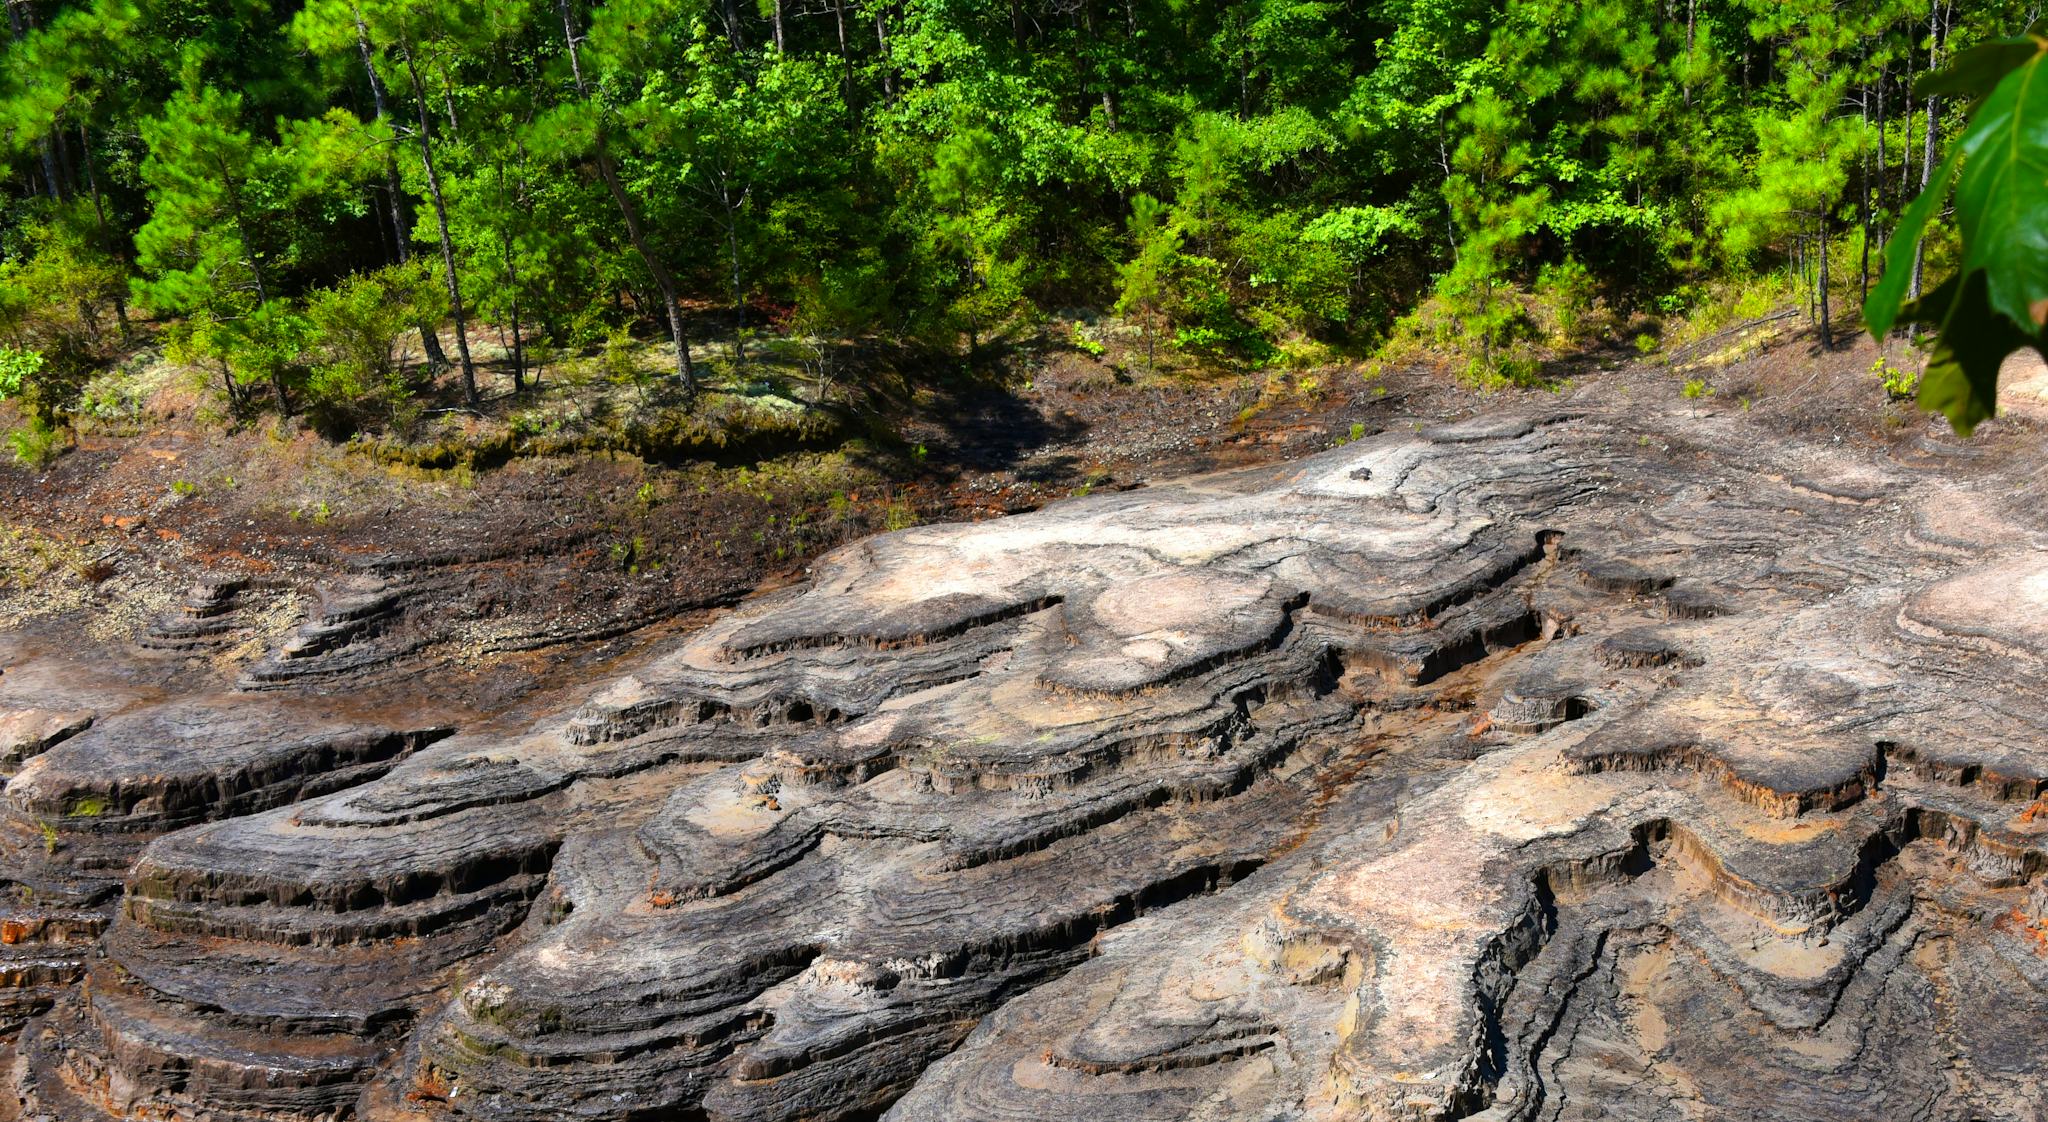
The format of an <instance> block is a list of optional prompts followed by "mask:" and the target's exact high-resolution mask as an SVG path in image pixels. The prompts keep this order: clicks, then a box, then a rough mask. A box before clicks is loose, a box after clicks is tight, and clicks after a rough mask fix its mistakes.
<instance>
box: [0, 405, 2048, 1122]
mask: <svg viewBox="0 0 2048 1122" xmlns="http://www.w3.org/2000/svg"><path fill="white" fill-rule="evenodd" d="M1711 423H1712V424H1720V425H1724V426H1729V427H1731V429H1732V428H1733V427H1734V426H1739V425H1740V424H1742V422H1741V421H1740V420H1739V419H1729V420H1724V421H1720V422H1711ZM1701 424H1707V422H1686V421H1680V420H1676V419H1660V418H1657V417H1655V416H1630V417H1627V418H1614V417H1606V416H1601V415H1594V414H1585V413H1577V412H1571V411H1565V410H1560V411H1558V412H1555V413H1539V414H1530V413H1515V414H1495V415H1484V416H1481V417H1478V418H1474V419H1472V420H1468V421H1464V422H1460V423H1457V424H1453V425H1443V426H1438V427H1434V428H1424V429H1421V430H1419V431H1401V432H1396V433H1389V434H1383V435H1381V436H1377V437H1370V438H1367V439H1365V440H1361V441H1358V442H1355V443H1351V444H1348V445H1346V446H1344V447H1342V448H1339V449H1336V450H1333V451H1331V452H1329V453H1326V454H1324V455H1321V456H1317V457H1314V458H1312V459H1309V460H1306V461H1303V462H1301V463H1298V464H1295V465H1290V466H1287V467H1284V468H1271V469H1257V470H1252V471H1245V472H1238V473H1233V474H1227V475H1220V476H1212V477H1205V478H1199V479H1192V480H1187V481H1183V482H1180V483H1175V484H1170V485H1163V486H1156V487H1152V488H1148V489H1145V490H1142V491H1134V492H1126V493H1120V494H1113V495H1104V496H1096V497H1091V498H1087V499H1082V500H1074V501H1070V502H1066V503H1061V504H1058V505H1056V506H1055V507H1052V508H1050V509H1047V510H1045V511H1042V512H1039V513H1035V514H1030V515H1023V516H1018V517H1014V518H1008V519H1003V520H998V521H992V522H986V523H979V524H974V525H952V526H932V527H924V528H919V529H913V530H908V531H902V532H899V533H894V534H888V535H884V536H881V537H878V538H874V539H871V540H869V541H865V542H861V543H857V544H855V545H852V546H849V547H846V548H844V549H841V550H840V551H838V552H836V553H834V554H831V555H829V556H828V557H826V558H824V559H823V560H821V561H820V563H819V564H818V565H817V567H816V571H815V572H814V573H813V574H812V578H811V580H810V581H809V582H808V583H806V584H805V585H803V586H802V587H799V588H796V589H791V590H788V591H785V592H782V593H778V594H775V595H772V596H769V597H765V598H763V599H760V600H758V601H755V602H753V603H751V604H749V605H746V606H744V607H742V608H740V609H739V610H736V611H733V612H731V613H729V614H726V615H724V616H722V617H721V618H719V619H717V620H715V621H714V622H712V623H711V624H710V625H709V626H707V627H705V628H703V629H702V630H700V631H697V632H696V633H694V634H692V635H690V636H688V637H687V638H685V639H683V640H681V641H679V642H677V643H675V644H674V645H673V646H672V647H671V649H668V650H666V651H665V652H662V653H659V654H658V655H656V656H654V657H651V658H647V659H643V660H641V661H640V662H638V663H637V664H636V665H634V666H632V667H630V668H629V669H628V670H627V671H626V672H624V673H623V674H621V675H619V676H617V677H614V678H612V679H610V680H607V681H604V682H600V683H596V684H594V685H593V686H591V687H590V688H589V689H588V690H586V691H584V692H583V694H582V695H581V698H580V700H578V701H576V702H575V703H573V704H569V705H566V706H561V707H558V708H555V709H552V710H549V711H544V712H539V713H537V714H536V713H529V714H525V715H522V716H520V717H517V718H513V717H505V718H500V719H494V720H488V721H484V722H481V723H478V724H476V725H474V727H465V728H461V729H451V728H450V727H449V722H446V721H443V720H438V719H437V720H425V719H421V720H413V721H405V720H394V719H392V718H391V717H390V716H389V715H388V714H382V715H378V716H377V717H376V718H375V719H372V718H371V717H370V716H367V715H363V714H354V715H351V714H350V713H349V712H348V711H347V710H345V709H342V708H339V702H338V700H337V698H336V697H335V695H334V693H333V692H332V686H333V684H334V683H336V682H347V681H349V680H350V679H351V677H352V676H353V675H356V674H358V673H364V674H367V673H373V672H374V673H377V674H386V675H388V674H389V673H390V671H391V668H392V666H393V665H402V663H397V664H394V663H393V662H392V660H393V659H394V658H402V656H403V655H404V654H405V653H406V652H407V651H409V650H411V649H413V647H412V646H411V645H409V640H407V639H406V637H405V636H406V632H405V629H404V626H403V624H402V619H403V610H402V600H403V589H402V588H400V587H398V586H395V585H389V584H386V583H383V582H381V581H369V580H361V579H356V580H353V581H352V582H347V583H343V584H336V585H334V586H331V587H330V588H329V589H328V590H327V591H326V592H324V593H322V594H318V595H315V596H313V597H311V598H310V602H311V603H312V604H313V605H314V607H313V610H312V611H311V612H310V614H309V619H308V622H307V623H306V624H305V625H304V626H303V627H302V628H301V629H300V630H299V631H298V632H297V633H296V634H295V635H294V636H293V637H291V638H289V639H287V640H286V641H285V643H284V644H283V645H282V646H281V647H280V649H279V650H277V651H275V652H273V653H272V654H270V655H268V656H265V657H263V658H261V659H258V660H257V661H255V662H254V663H253V664H252V665H251V666H249V667H248V668H246V669H245V670H244V671H243V672H242V673H241V674H240V677H239V680H240V682H241V684H242V685H243V686H244V687H245V688H244V689H243V690H242V691H241V692H238V693H233V694H211V695H203V696H178V695H176V693H175V691H173V693H172V694H171V695H170V696H166V697H160V698H159V697H150V698H144V699H140V700H136V699H130V700H129V701H127V702H124V703H123V704H122V705H121V706H118V707H115V708H114V709H112V710H110V711H109V712H108V713H106V714H104V715H101V714H99V713H98V712H97V711H96V710H92V709H91V708H90V707H85V708H84V709H80V708H77V707H69V706H61V705H52V706H49V707H47V708H42V709H31V708H28V707H24V708H22V709H20V710H17V711H14V712H12V713H10V714H0V758H4V759H6V760H11V761H14V763H13V765H12V766H14V767H16V768H17V769H18V770H17V771H16V773H15V774H14V776H13V778H12V780H11V781H10V784H9V786H8V788H7V790H6V798H7V809H6V815H5V821H4V823H0V825H4V826H5V838H6V839H7V844H6V845H5V846H0V859H4V860H5V861H7V862H9V863H10V867H11V871H10V872H9V874H8V875H10V876H11V877H13V878H14V879H15V882H16V883H17V884H19V885H21V886H22V887H23V888H25V889H27V890H28V892H29V895H28V896H25V897H24V899H23V908H24V909H25V910H24V911H23V912H22V914H21V915H20V916H19V917H17V918H16V919H14V920H4V917H0V942H4V943H6V944H7V945H8V946H9V947H14V946H17V945H24V946H29V947H37V948H42V947H44V946H45V945H47V946H48V947H50V948H55V949H54V950H51V952H50V953H48V954H43V957H42V959H40V960H37V961H43V960H47V961H49V962H53V963H61V964H62V965H61V968H53V969H52V970H51V971H49V972H47V974H46V976H37V977H39V980H36V981H34V982H33V983H31V982H28V981H24V982H23V983H20V984H19V985H18V987H17V988H19V989H21V990H22V991H23V992H24V993H27V992H31V991H32V992H33V993H35V994H36V995H37V998H36V1000H35V1001H32V1002H30V1001H24V1002H23V1003H21V1009H22V1012H21V1014H20V1015H21V1016H23V1017H26V1016H30V1015H34V1014H38V1013H39V1014H40V1015H39V1016H36V1017H35V1019H34V1020H32V1021H31V1022H30V1023H29V1024H28V1027H27V1028H26V1029H25V1030H23V1032H22V1034H21V1037H20V1061H19V1063H18V1065H17V1071H16V1077H15V1078H16V1087H17V1090H18V1091H19V1093H20V1095H21V1096H22V1098H23V1101H24V1104H25V1106H26V1108H27V1110H28V1111H29V1114H30V1116H31V1117H47V1118H53V1119H64V1120H67V1122H68V1120H72V1119H99V1118H106V1117H126V1118H189V1119H200V1118H206V1119H278V1120H283V1119H292V1120H313V1119H326V1118H343V1117H355V1118H366V1119H394V1118H420V1117H451V1118H478V1119H492V1120H506V1122H510V1120H524V1119H532V1120H543V1119H548V1120H552V1119H578V1118H585V1119H618V1120H625V1119H653V1118H711V1119H720V1120H735V1122H736V1120H742V1119H744V1120H750V1122H751V1120H761V1122H767V1120H782V1119H787V1120H796V1119H856V1118H874V1117H877V1116H878V1115H882V1114H884V1112H886V1115H887V1117H889V1118H891V1119H895V1120H899V1122H959V1120H968V1119H1043V1118H1052V1117H1060V1118H1100V1119H1116V1120H1118V1122H1135V1120H1141V1119H1160V1120H1168V1119H1174V1120H1178V1119H1195V1118H1214V1119H1294V1118H1303V1119H1352V1118H1367V1119H1395V1118H1401V1119H1416V1118H1424V1119H1427V1118H1437V1119H1449V1118H1470V1117H1483V1118H1490V1119H1510V1118H1513V1119H1523V1118H1531V1119H1533V1118H1574V1117H1617V1116H1618V1117H1630V1118H1638V1117H1640V1118H1663V1117H1670V1118H1681V1117H1684V1118H1694V1117H1715V1118H1723V1117H1725V1118H1749V1117H1762V1116H1798V1117H1811V1118H1845V1119H1846V1118H1868V1117H1892V1116H1898V1117H1906V1116H1921V1117H1951V1116H1953V1117H1964V1116H1972V1115H1975V1116H1984V1117H1991V1116H1997V1117H2031V1116H2032V1115H2029V1114H2028V1113H2027V1112H2028V1111H2037V1112H2038V1110H2039V1107H2038V1105H2037V1104H2038V1103H2039V1102H2041V1101H2042V1098H2041V1091H2042V1089H2043V1080H2044V1078H2048V1076H2044V1072H2043V1067H2042V1065H2041V1062H2040V1060H2039V1058H2038V1057H2039V1056H2040V1055H2041V1054H2043V1051H2044V1049H2048V1035H2044V1032H2043V1030H2042V1028H2041V1026H2042V1025H2043V1024H2048V934H2044V933H2048V876H2044V871H2048V841H2044V835H2048V803H2044V802H2043V801H2042V798H2043V795H2044V793H2048V743H2044V738H2043V723H2044V722H2048V705H2044V702H2043V697H2042V695H2041V693H2040V690H2039V685H2038V683H2039V682H2040V680H2041V674H2042V672H2043V670H2044V669H2048V666H2044V663H2048V552H2044V551H2043V550H2042V548H2041V546H2042V545H2043V544H2044V543H2041V542H2036V541H2032V540H2030V539H2028V538H2027V537H2026V536H2025V535H2024V534H2022V533H2019V532H2015V531H2010V530H2000V529H1998V527H1997V525H1996V524H1994V525H1993V526H1991V527H1988V528H1987V527H1986V526H1984V525H1983V514H1984V512H1985V511H1987V510H1993V511H1995V510H1999V509H2000V506H1999V504H2001V503H2006V502H2010V501H2014V500H2011V499H2009V498H2008V496H2010V495H2011V487H2010V484H2009V481H2005V480H2003V479H2002V477H2000V476H1999V475H1998V473H1997V471H1996V470H1994V469H1982V470H1980V471H1979V473H1978V475H1977V477H1975V478H1965V479H1950V478H1947V477H1946V476H1945V475H1944V474H1943V473H1942V472H1941V471H1939V470H1937V469H1933V468H1930V467H1929V466H1928V465H1927V464H1925V463H1922V462H1920V461H1919V460H1918V459H1915V458H1912V457H1902V458H1882V457H1877V456H1874V455H1870V454H1866V453H1853V452H1847V451H1843V450H1841V449H1839V448H1837V447H1832V446H1830V447H1827V448H1821V447H1814V448H1806V447H1796V446H1795V447H1792V448H1786V447H1783V446H1779V447H1776V448H1773V449H1771V450H1770V452H1771V455H1772V456H1773V457H1774V459H1775V461H1776V462H1775V463H1774V464H1772V465H1764V464H1761V463H1757V462H1751V461H1750V460H1748V459H1746V458H1745V455H1746V453H1744V452H1743V451H1742V450H1743V449H1745V448H1756V447H1757V446H1756V444H1755V442H1754V441H1753V440H1745V439H1738V437H1739V436H1740V435H1741V434H1740V433H1739V432H1735V431H1731V432H1729V433H1726V434H1724V435H1723V437H1722V438H1721V439H1718V440H1713V439H1710V440H1709V441H1708V443H1707V445H1703V446H1700V447H1697V448H1691V449H1684V450H1680V451H1678V452H1674V451H1673V450H1672V449H1671V447H1670V445H1671V441H1672V440H1673V439H1675V438H1674V436H1673V433H1674V432H1683V431H1689V430H1687V429H1684V428H1682V427H1681V426H1683V425H1691V426H1692V428H1693V429H1697V428H1698V427H1699V426H1700V425H1701ZM1659 426H1667V427H1666V428H1660V427H1659ZM1653 434H1654V435H1655V437H1656V439H1654V440H1653V439H1651V436H1652V435H1653ZM1695 435H1697V433H1695ZM1709 436H1710V437H1711V434H1709ZM1757 455H1759V456H1761V455H1762V453H1761V452H1758V453H1757ZM1787 462H1795V463H1798V464H1799V465H1801V466H1800V467H1799V469H1798V470H1796V471H1793V470H1788V469H1786V468H1785V467H1784V464H1785V463H1787ZM1767 467H1768V470H1766V469H1767ZM2009 514H2010V512H2008V515H2009ZM231 595H232V593H220V594H216V593H215V592H213V591H208V592H206V593H205V595H201V594H200V593H198V592H195V594H194V597H193V603H194V604H197V605H199V606H200V607H201V608H204V609H206V611H212V610H213V606H214V605H217V604H223V603H226V602H227V601H228V598H229V597H230V596H231ZM206 611H200V612H196V614H194V616H193V618H196V619H206V618H211V617H210V616H208V615H207V614H206ZM158 631H160V632H163V633H164V635H169V634H171V633H173V632H176V633H177V635H179V636H181V637H187V633H186V632H184V631H179V629H177V628H172V627H165V628H159V629H158ZM204 632H205V629H204V628H201V629H198V630H197V631H193V632H191V636H190V638H191V641H194V642H196V641H198V638H197V637H203V634H204ZM180 641H185V639H184V638H181V640H180ZM158 645H159V646H162V645H163V639H162V636H159V643H158ZM371 652H381V653H379V654H377V655H376V657H371ZM372 664H375V665H372ZM259 689H260V690H261V691H262V692H260V693H256V692H250V691H254V690H259ZM316 689H320V690H327V691H329V692H327V693H316V692H314V691H315V690H316ZM0 694H4V691H0ZM0 700H4V697H0ZM37 893H42V894H43V895H42V896H40V897H38V896H37V895H36V894H37ZM66 909H68V911H67V910H66ZM66 916H69V917H71V918H70V919H66V918H65V917H66ZM8 924H18V925H19V931H18V932H17V934H16V936H15V937H13V938H9V937H7V936H8V932H9V931H11V930H15V928H13V927H10V926H7V925H8ZM103 928H104V932H102V929H103ZM37 953H38V954H42V951H40V950H38V951H37ZM23 961H24V965H21V966H19V967H17V970H18V972H20V973H21V975H22V977H23V978H24V979H29V978H30V977H31V976H32V975H34V970H35V967H34V965H33V964H32V963H30V962H29V960H27V959H24V960H23ZM81 973H84V974H85V975H86V977H85V979H84V981H83V983H82V984H74V982H73V980H74V979H75V978H76V977H77V976H78V975H79V974H81ZM46 1006H47V1007H48V1011H47V1012H42V1009H43V1008H44V1007H46Z"/></svg>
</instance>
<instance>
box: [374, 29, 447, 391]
mask: <svg viewBox="0 0 2048 1122" xmlns="http://www.w3.org/2000/svg"><path fill="white" fill-rule="evenodd" d="M350 12H351V14H353V15H354V16H355V19H356V49H357V50H358V51H359V52H361V54H362V56H363V73H364V74H367V75H368V76H369V78H370V100H371V101H372V103H374V104H375V105H376V107H377V119H378V120H380V121H390V120H391V105H390V101H389V99H388V97H387V96H386V91H385V88H384V76H383V75H381V74H379V73H377V60H376V56H375V54H374V53H373V52H372V51H371V50H370V29H369V28H368V27H366V26H365V25H364V24H363V13H362V10H361V9H359V8H351V9H350ZM384 197H385V200H386V201H387V202H389V203H390V205H391V237H392V241H393V243H394V244H395V245H396V246H397V250H398V263H399V264H401V265H403V264H405V263H406V262H408V261H410V260H412V222H411V221H410V220H409V219H408V218H407V216H406V213H405V191H404V190H403V189H402V188H400V187H399V185H398V168H397V167H396V166H395V165H394V164H393V162H392V161H390V160H386V161H384ZM414 326H415V327H417V328H419V333H420V350H421V351H422V352H423V353H425V354H426V356H427V367H428V369H430V370H446V369H447V368H448V352H447V351H445V350H443V349H442V348H441V334H440V332H439V331H437V330H435V328H434V325H433V324H431V323H427V322H425V321H422V322H420V323H418V324H415V325H414Z"/></svg>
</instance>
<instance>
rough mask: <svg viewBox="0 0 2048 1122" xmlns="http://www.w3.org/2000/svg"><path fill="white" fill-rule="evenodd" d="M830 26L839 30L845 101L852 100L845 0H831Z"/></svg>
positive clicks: (849, 102)
mask: <svg viewBox="0 0 2048 1122" xmlns="http://www.w3.org/2000/svg"><path fill="white" fill-rule="evenodd" d="M832 27H833V29H834V30H835V31H837V32H839V62H840V64H841V66H842V67H844V69H845V71H846V79H845V80H846V91H845V93H844V94H843V95H842V96H844V97H845V98H846V100H847V103H848V104H851V103H852V102H853V52H852V51H850V50H848V49H847V46H846V0H832Z"/></svg>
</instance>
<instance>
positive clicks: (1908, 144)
mask: <svg viewBox="0 0 2048 1122" xmlns="http://www.w3.org/2000/svg"><path fill="white" fill-rule="evenodd" d="M1912 34H1913V24H1912V21H1910V20H1909V21H1907V23H1906V35H1907V37H1908V42H1907V48H1908V49H1907V51H1906V82H1905V86H1904V89H1905V91H1906V110H1905V112H1903V113H1901V114H1899V120H1900V121H1901V122H1903V123H1902V124H1901V125H1900V126H1899V138H1900V144H1901V145H1903V146H1904V149H1905V150H1904V151H1902V152H1901V153H1900V154H1899V205H1900V206H1902V207H1903V206H1905V205H1906V200H1907V199H1909V198H1911V197H1912V194H1913V143H1912V142H1913V51H1912V49H1911V47H1912V43H1911V36H1912Z"/></svg>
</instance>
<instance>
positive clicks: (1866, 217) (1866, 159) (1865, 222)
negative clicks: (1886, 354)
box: [1856, 92, 1870, 300]
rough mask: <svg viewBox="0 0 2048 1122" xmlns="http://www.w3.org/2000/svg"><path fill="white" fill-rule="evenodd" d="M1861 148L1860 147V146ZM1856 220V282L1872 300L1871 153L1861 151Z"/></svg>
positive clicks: (1866, 102) (1864, 105) (1866, 113)
mask: <svg viewBox="0 0 2048 1122" xmlns="http://www.w3.org/2000/svg"><path fill="white" fill-rule="evenodd" d="M1861 109H1862V113H1863V131H1864V132H1865V133H1866V134H1868V133H1869V131H1870V99H1869V96H1868V94H1867V92H1866V95H1865V96H1864V97H1863V98H1862V99H1861ZM1858 147H1859V148H1860V147H1861V146H1860V145H1859V146H1858ZM1856 218H1857V224H1858V226H1859V227H1860V228H1861V230H1862V237H1863V260H1862V264H1861V265H1859V266H1858V271H1857V277H1856V282H1857V284H1858V285H1859V286H1860V290H1861V292H1862V293H1863V299H1865V300H1868V299H1870V153H1869V152H1868V151H1867V150H1866V151H1860V152H1858V153H1857V156H1856Z"/></svg>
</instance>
